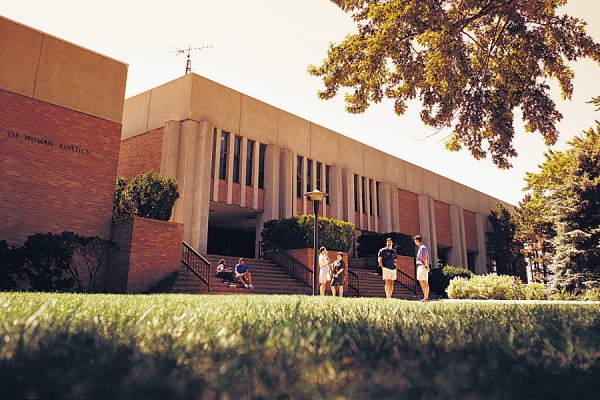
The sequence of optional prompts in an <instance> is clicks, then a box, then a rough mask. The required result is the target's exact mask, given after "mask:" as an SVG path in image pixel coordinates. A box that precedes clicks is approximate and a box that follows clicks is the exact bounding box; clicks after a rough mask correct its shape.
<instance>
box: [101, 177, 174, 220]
mask: <svg viewBox="0 0 600 400" xmlns="http://www.w3.org/2000/svg"><path fill="white" fill-rule="evenodd" d="M178 186H179V185H178V183H177V180H176V179H175V178H172V177H168V178H164V177H162V176H160V175H159V174H157V173H156V172H154V171H149V172H146V173H144V174H140V175H138V176H136V177H135V178H133V179H130V180H126V179H124V178H121V177H119V178H117V182H116V190H115V201H114V205H113V218H114V219H119V218H129V217H133V216H134V215H137V216H139V217H144V218H151V219H158V220H162V221H168V220H169V219H170V218H171V212H172V210H173V205H174V204H175V201H177V199H178V198H179V192H178Z"/></svg>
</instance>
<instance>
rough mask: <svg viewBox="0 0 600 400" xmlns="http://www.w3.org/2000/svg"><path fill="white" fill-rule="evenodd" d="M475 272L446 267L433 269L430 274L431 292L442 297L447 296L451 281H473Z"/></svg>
mask: <svg viewBox="0 0 600 400" xmlns="http://www.w3.org/2000/svg"><path fill="white" fill-rule="evenodd" d="M472 277H473V272H471V271H469V270H468V269H467V268H464V267H454V266H452V265H445V266H443V267H442V268H433V269H432V270H431V273H430V274H429V286H430V287H431V290H433V291H434V292H436V293H437V294H440V295H445V294H446V289H447V288H448V285H450V281H451V280H452V279H454V278H465V279H471V278H472Z"/></svg>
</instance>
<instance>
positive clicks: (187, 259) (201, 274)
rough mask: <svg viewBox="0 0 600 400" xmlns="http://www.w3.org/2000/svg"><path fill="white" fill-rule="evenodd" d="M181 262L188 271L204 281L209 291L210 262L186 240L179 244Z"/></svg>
mask: <svg viewBox="0 0 600 400" xmlns="http://www.w3.org/2000/svg"><path fill="white" fill-rule="evenodd" d="M181 263H182V264H183V265H185V267H186V268H187V269H188V271H190V272H191V273H192V274H193V275H195V276H196V277H197V278H198V279H200V280H201V281H202V282H204V283H205V284H206V287H207V289H208V290H209V291H210V279H209V276H210V262H209V261H208V260H207V259H206V258H204V257H202V255H201V254H200V253H198V252H197V251H196V250H194V249H193V248H192V246H190V245H189V244H187V243H186V242H183V243H182V244H181Z"/></svg>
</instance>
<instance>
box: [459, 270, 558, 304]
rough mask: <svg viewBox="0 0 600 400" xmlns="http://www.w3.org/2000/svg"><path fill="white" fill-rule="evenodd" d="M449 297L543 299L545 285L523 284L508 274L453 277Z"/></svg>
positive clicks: (545, 297) (545, 295)
mask: <svg viewBox="0 0 600 400" xmlns="http://www.w3.org/2000/svg"><path fill="white" fill-rule="evenodd" d="M448 297H450V298H451V299H485V300H545V299H547V297H548V296H547V294H546V286H545V285H543V284H541V283H530V284H527V285H525V284H523V283H522V282H521V280H519V279H516V280H515V278H514V277H512V276H509V275H497V274H489V275H474V276H473V277H472V278H471V279H465V278H454V279H452V280H451V281H450V285H449V286H448Z"/></svg>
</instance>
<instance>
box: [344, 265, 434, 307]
mask: <svg viewBox="0 0 600 400" xmlns="http://www.w3.org/2000/svg"><path fill="white" fill-rule="evenodd" d="M352 271H353V272H354V273H355V274H357V275H358V277H359V279H360V297H385V283H384V281H383V279H382V277H381V275H380V274H378V273H377V272H375V271H374V270H373V269H366V268H355V267H354V268H352ZM392 297H393V298H396V299H404V300H420V299H422V298H423V292H422V291H421V288H420V287H419V285H418V283H417V294H416V297H415V294H414V293H413V292H412V291H410V290H408V289H407V288H405V287H404V286H402V285H400V284H399V283H398V282H396V284H395V285H394V292H393V293H392ZM429 297H430V298H432V296H431V295H430V296H429Z"/></svg>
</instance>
